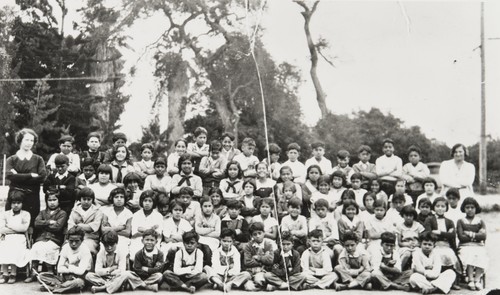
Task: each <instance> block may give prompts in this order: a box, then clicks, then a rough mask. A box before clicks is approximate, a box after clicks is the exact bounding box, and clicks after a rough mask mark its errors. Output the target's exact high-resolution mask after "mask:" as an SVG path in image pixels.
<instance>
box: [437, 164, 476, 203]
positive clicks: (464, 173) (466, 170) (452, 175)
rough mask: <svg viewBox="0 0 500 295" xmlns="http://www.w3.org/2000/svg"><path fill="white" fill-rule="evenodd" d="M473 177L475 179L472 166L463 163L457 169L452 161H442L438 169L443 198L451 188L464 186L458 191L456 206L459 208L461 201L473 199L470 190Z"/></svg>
mask: <svg viewBox="0 0 500 295" xmlns="http://www.w3.org/2000/svg"><path fill="white" fill-rule="evenodd" d="M474 177H476V169H475V168H474V165H473V164H471V163H468V162H463V164H462V166H461V167H460V168H458V166H457V164H456V163H455V160H454V159H451V160H447V161H443V162H442V163H441V167H440V168H439V178H440V180H441V183H442V184H443V188H442V189H441V194H442V195H443V196H444V195H445V194H446V192H447V191H448V189H450V188H452V187H456V188H460V187H462V186H465V188H460V189H459V191H460V201H459V205H458V206H460V204H461V201H463V200H464V199H465V198H467V197H474V190H473V189H472V183H473V182H474Z"/></svg>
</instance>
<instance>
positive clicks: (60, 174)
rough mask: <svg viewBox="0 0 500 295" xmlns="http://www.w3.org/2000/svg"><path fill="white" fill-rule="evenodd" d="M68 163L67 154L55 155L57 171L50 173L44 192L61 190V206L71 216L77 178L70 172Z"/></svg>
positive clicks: (44, 184)
mask: <svg viewBox="0 0 500 295" xmlns="http://www.w3.org/2000/svg"><path fill="white" fill-rule="evenodd" d="M68 163H69V159H68V157H66V156H65V155H57V156H55V160H54V167H55V173H51V174H49V176H47V179H45V182H44V183H43V192H44V193H47V192H48V191H49V190H51V191H54V190H55V191H59V206H60V207H61V209H62V210H64V212H66V214H67V215H68V216H69V214H70V213H71V209H73V206H75V198H76V179H75V176H73V175H72V174H70V173H69V172H68ZM78 164H80V163H78Z"/></svg>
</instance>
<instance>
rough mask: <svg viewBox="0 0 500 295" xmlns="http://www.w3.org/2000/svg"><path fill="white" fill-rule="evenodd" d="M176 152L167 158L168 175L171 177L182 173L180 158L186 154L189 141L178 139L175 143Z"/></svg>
mask: <svg viewBox="0 0 500 295" xmlns="http://www.w3.org/2000/svg"><path fill="white" fill-rule="evenodd" d="M174 147H175V151H174V152H173V153H171V154H170V155H168V157H167V173H168V175H170V176H173V175H174V174H177V173H179V172H180V170H179V158H180V156H181V155H183V154H184V153H185V152H186V147H187V141H185V140H184V139H177V140H176V141H175V143H174Z"/></svg>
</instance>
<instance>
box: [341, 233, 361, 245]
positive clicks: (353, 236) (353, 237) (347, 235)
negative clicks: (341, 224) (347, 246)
mask: <svg viewBox="0 0 500 295" xmlns="http://www.w3.org/2000/svg"><path fill="white" fill-rule="evenodd" d="M347 241H354V242H356V243H358V242H359V238H358V235H357V234H356V233H355V232H353V231H352V230H348V231H346V232H345V233H344V234H343V236H342V243H345V242H347Z"/></svg>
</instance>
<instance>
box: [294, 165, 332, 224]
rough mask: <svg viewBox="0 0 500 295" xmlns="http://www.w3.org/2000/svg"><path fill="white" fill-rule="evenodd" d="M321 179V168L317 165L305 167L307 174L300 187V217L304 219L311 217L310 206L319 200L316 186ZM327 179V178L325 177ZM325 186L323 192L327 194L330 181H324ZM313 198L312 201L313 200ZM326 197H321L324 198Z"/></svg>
mask: <svg viewBox="0 0 500 295" xmlns="http://www.w3.org/2000/svg"><path fill="white" fill-rule="evenodd" d="M320 177H321V168H320V167H319V166H318V165H315V164H313V165H311V166H309V167H307V172H306V183H304V184H303V185H302V202H303V207H302V213H301V214H302V215H304V216H305V217H307V218H309V217H311V210H312V209H311V206H312V204H314V202H315V201H316V200H317V199H319V198H318V197H317V196H315V195H317V194H318V193H319V190H318V186H319V179H320ZM327 179H328V176H327ZM324 182H325V183H326V185H327V186H328V189H326V190H324V191H326V194H328V191H329V190H330V181H329V180H326V181H324ZM313 196H314V198H315V199H314V200H313ZM326 197H327V196H325V197H323V198H326Z"/></svg>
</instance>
